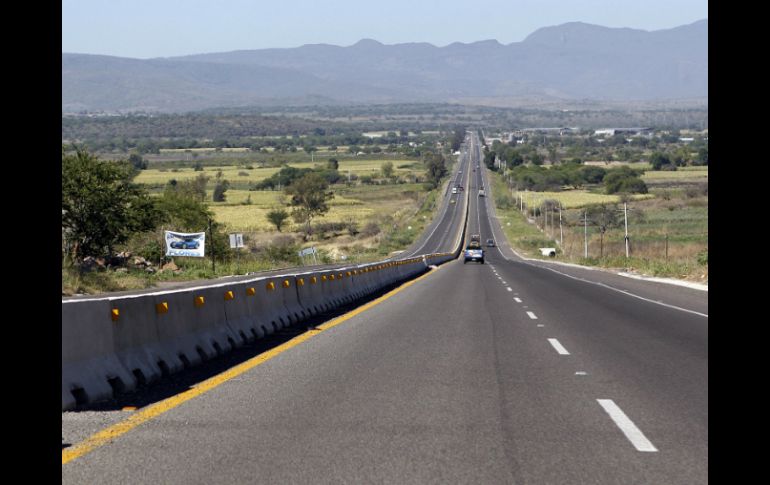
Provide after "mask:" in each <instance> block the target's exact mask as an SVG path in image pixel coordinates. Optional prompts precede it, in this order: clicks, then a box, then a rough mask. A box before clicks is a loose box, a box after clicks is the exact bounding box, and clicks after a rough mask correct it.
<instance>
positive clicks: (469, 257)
mask: <svg viewBox="0 0 770 485" xmlns="http://www.w3.org/2000/svg"><path fill="white" fill-rule="evenodd" d="M468 261H478V262H479V263H481V264H484V250H483V249H482V248H481V236H480V235H478V234H473V235H471V240H470V242H469V243H468V246H467V247H466V248H465V254H464V260H463V264H466V263H467V262H468Z"/></svg>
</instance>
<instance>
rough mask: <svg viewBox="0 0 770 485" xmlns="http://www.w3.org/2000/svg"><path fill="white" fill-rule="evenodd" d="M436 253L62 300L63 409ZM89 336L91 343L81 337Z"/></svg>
mask: <svg viewBox="0 0 770 485" xmlns="http://www.w3.org/2000/svg"><path fill="white" fill-rule="evenodd" d="M454 257H455V255H454V254H453V253H438V254H430V255H424V256H421V257H413V258H408V259H405V260H399V261H381V262H375V263H370V264H366V265H357V266H351V267H346V268H337V269H334V270H323V271H312V272H305V273H301V274H291V275H282V276H276V277H264V278H255V279H253V280H249V281H245V282H239V283H233V284H225V285H221V284H219V285H216V286H208V287H201V288H192V289H184V290H178V291H168V292H155V293H147V294H141V295H132V296H125V297H115V298H105V299H94V300H87V301H63V302H62V409H70V408H72V407H74V406H75V405H76V403H77V402H90V401H94V400H100V399H106V398H109V397H111V396H112V395H113V392H114V391H115V390H119V391H130V390H132V389H133V388H135V387H136V386H137V385H139V384H142V383H144V382H151V381H154V380H156V379H159V378H160V377H161V376H163V375H165V374H168V373H174V372H177V371H179V370H181V369H183V368H185V367H187V366H191V365H195V364H198V363H199V362H200V361H202V360H205V359H208V358H211V357H214V356H216V355H218V354H222V353H225V352H228V351H230V350H231V349H232V348H233V347H237V346H239V345H242V344H243V343H245V342H248V341H251V340H253V339H255V338H261V337H264V336H265V335H269V334H271V333H273V332H274V331H275V330H277V329H280V328H283V327H286V326H288V325H290V324H294V323H297V322H298V321H300V320H303V319H306V318H308V317H309V316H311V315H316V314H318V313H319V312H326V311H329V310H331V309H334V308H338V307H340V306H341V305H345V304H348V303H351V302H354V301H357V300H359V299H361V298H364V297H366V296H368V295H371V294H373V293H375V292H377V291H380V290H382V289H383V288H385V287H387V286H390V285H393V284H395V283H400V282H402V281H404V280H407V279H410V278H413V277H415V276H417V275H419V274H421V273H422V272H424V271H425V270H426V268H427V267H428V266H429V265H433V264H443V263H445V262H447V261H450V260H452V259H454ZM84 336H87V338H84Z"/></svg>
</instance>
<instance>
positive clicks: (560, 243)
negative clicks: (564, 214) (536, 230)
mask: <svg viewBox="0 0 770 485" xmlns="http://www.w3.org/2000/svg"><path fill="white" fill-rule="evenodd" d="M561 211H562V206H561V202H559V246H564V229H563V228H562V227H561Z"/></svg>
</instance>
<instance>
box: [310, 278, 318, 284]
mask: <svg viewBox="0 0 770 485" xmlns="http://www.w3.org/2000/svg"><path fill="white" fill-rule="evenodd" d="M310 282H311V283H313V284H316V283H318V278H316V277H315V276H312V277H311V278H310Z"/></svg>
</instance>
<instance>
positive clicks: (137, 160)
mask: <svg viewBox="0 0 770 485" xmlns="http://www.w3.org/2000/svg"><path fill="white" fill-rule="evenodd" d="M128 162H129V163H130V164H131V166H133V167H134V169H136V170H146V169H147V161H146V160H145V159H144V158H142V156H141V155H139V154H138V153H132V154H131V155H129V156H128Z"/></svg>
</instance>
